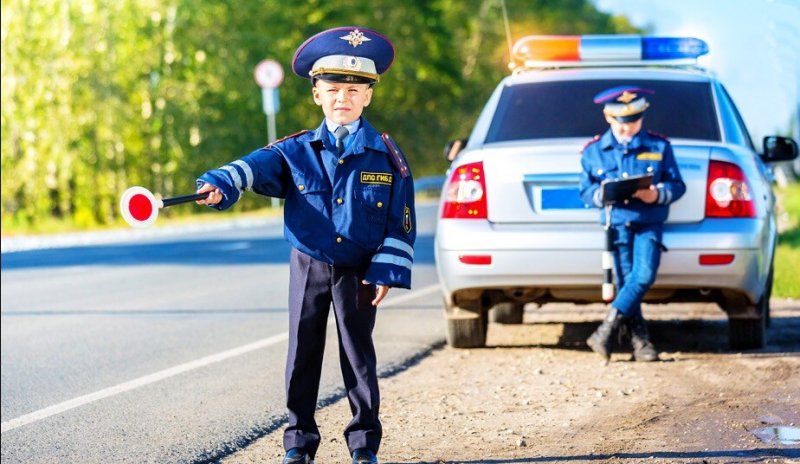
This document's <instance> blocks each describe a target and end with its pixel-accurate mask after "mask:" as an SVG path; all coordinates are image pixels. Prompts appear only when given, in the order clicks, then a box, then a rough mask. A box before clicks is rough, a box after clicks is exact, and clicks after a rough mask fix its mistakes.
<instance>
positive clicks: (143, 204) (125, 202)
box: [119, 186, 163, 228]
mask: <svg viewBox="0 0 800 464" xmlns="http://www.w3.org/2000/svg"><path fill="white" fill-rule="evenodd" d="M162 206H163V203H162V202H161V200H159V199H157V198H156V197H155V196H154V195H153V194H152V193H151V192H150V191H149V190H147V189H146V188H144V187H139V186H136V187H131V188H129V189H128V190H125V193H123V194H122V198H121V199H120V201H119V209H120V212H121V213H122V218H123V219H125V222H127V223H128V224H129V225H130V226H131V227H136V228H144V227H150V226H151V225H153V223H154V222H155V221H156V218H157V217H158V210H159V209H161V207H162Z"/></svg>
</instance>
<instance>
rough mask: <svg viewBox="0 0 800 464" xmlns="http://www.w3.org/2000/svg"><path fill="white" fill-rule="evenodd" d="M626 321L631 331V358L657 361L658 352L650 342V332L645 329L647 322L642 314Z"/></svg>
mask: <svg viewBox="0 0 800 464" xmlns="http://www.w3.org/2000/svg"><path fill="white" fill-rule="evenodd" d="M626 323H627V325H628V329H629V330H630V333H631V345H633V359H635V360H637V361H645V362H650V361H658V352H657V351H656V347H655V346H653V343H651V342H650V333H649V332H648V331H647V323H646V322H645V321H644V318H643V317H642V315H641V314H639V315H638V316H636V317H633V318H630V319H628V320H627V321H626Z"/></svg>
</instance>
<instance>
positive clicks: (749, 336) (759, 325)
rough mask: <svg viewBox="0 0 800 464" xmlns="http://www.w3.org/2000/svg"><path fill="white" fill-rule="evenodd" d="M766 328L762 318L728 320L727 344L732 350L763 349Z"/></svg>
mask: <svg viewBox="0 0 800 464" xmlns="http://www.w3.org/2000/svg"><path fill="white" fill-rule="evenodd" d="M765 338H766V327H765V321H764V316H763V315H762V316H761V317H758V318H755V319H738V318H728V342H729V344H730V347H731V349H732V350H759V349H761V348H764V344H765V341H766V340H765Z"/></svg>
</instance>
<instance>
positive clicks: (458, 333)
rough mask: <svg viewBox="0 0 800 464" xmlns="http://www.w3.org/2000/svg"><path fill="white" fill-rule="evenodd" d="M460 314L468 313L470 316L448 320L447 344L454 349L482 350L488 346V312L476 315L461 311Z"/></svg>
mask: <svg viewBox="0 0 800 464" xmlns="http://www.w3.org/2000/svg"><path fill="white" fill-rule="evenodd" d="M459 312H460V313H467V315H468V316H467V317H448V318H447V344H448V345H450V346H452V347H453V348H481V347H484V346H486V330H487V328H488V323H487V322H488V320H487V319H488V317H487V311H480V312H478V313H474V312H472V311H465V310H460V311H459ZM469 313H472V314H469ZM473 316H474V317H473Z"/></svg>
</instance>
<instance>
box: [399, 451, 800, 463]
mask: <svg viewBox="0 0 800 464" xmlns="http://www.w3.org/2000/svg"><path fill="white" fill-rule="evenodd" d="M798 457H800V450H798V449H783V448H761V449H748V450H714V451H712V450H704V451H675V452H670V451H655V452H652V453H647V452H643V453H613V454H580V455H566V456H537V457H530V458H514V459H491V458H489V459H478V460H471V461H448V463H447V464H517V463H519V464H522V463H535V462H598V461H599V462H643V461H650V460H653V459H664V460H666V461H667V462H674V463H680V462H704V463H705V462H741V461H740V460H741V459H745V458H746V459H747V460H748V461H750V460H753V461H752V462H767V461H766V460H767V459H775V458H798ZM718 459H719V460H723V461H717V460H718ZM698 460H699V461H698ZM413 463H414V464H442V462H441V461H439V462H436V461H430V462H422V461H413ZM387 464H410V462H408V463H405V462H398V461H392V462H390V463H387Z"/></svg>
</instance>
